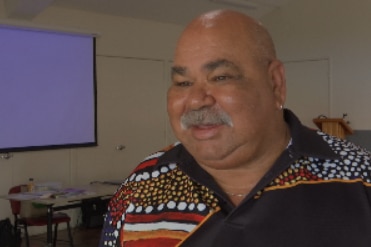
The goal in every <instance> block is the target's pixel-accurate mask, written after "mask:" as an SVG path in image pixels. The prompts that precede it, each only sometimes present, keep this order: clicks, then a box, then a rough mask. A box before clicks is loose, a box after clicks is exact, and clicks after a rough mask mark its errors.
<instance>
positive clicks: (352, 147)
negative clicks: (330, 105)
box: [319, 133, 371, 183]
mask: <svg viewBox="0 0 371 247" xmlns="http://www.w3.org/2000/svg"><path fill="white" fill-rule="evenodd" d="M319 134H320V135H321V136H322V138H323V140H324V141H325V142H327V144H328V145H329V147H330V148H331V149H332V150H333V152H334V153H336V154H337V155H338V156H339V159H338V160H328V161H325V163H324V164H323V165H324V166H325V167H326V168H328V169H330V167H332V169H331V170H333V169H335V170H333V172H335V171H336V172H335V173H334V174H337V175H338V176H341V177H342V178H343V179H346V180H348V179H351V180H352V179H357V178H358V179H359V178H361V179H362V180H363V181H364V182H367V183H371V153H370V151H368V150H366V149H365V148H363V147H360V146H358V145H356V144H354V143H353V142H350V141H347V140H342V139H340V138H337V137H334V136H330V135H327V134H324V133H319Z"/></svg>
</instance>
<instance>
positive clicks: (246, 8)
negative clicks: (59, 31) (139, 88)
mask: <svg viewBox="0 0 371 247" xmlns="http://www.w3.org/2000/svg"><path fill="white" fill-rule="evenodd" d="M2 1H3V2H4V7H5V10H6V14H7V16H8V17H9V18H13V19H32V18H34V17H36V16H37V15H38V14H40V13H41V12H42V11H44V10H46V9H47V8H49V7H53V6H55V7H60V8H66V9H76V10H84V11H91V12H96V13H102V14H109V15H115V16H124V17H133V18H141V19H146V20H153V21H160V22H168V23H174V24H179V25H184V24H186V23H187V22H188V21H190V20H191V19H193V18H194V17H196V16H197V15H199V14H201V13H203V12H205V11H208V10H213V9H221V8H228V9H235V10H239V11H242V12H245V13H246V14H249V15H251V16H253V17H255V18H261V17H262V16H264V15H266V14H268V13H269V12H271V11H273V10H274V9H276V8H279V7H280V6H282V5H284V4H286V3H287V2H288V1H292V0H2Z"/></svg>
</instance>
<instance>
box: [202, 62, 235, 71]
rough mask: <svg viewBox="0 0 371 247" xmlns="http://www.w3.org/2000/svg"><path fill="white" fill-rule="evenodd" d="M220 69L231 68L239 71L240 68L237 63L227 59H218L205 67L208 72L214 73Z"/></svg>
mask: <svg viewBox="0 0 371 247" xmlns="http://www.w3.org/2000/svg"><path fill="white" fill-rule="evenodd" d="M220 67H230V68H234V69H238V66H237V65H236V64H235V63H233V62H231V61H229V60H227V59H218V60H215V61H211V62H209V63H207V64H205V65H204V66H203V68H204V69H205V70H208V71H213V70H215V69H217V68H220Z"/></svg>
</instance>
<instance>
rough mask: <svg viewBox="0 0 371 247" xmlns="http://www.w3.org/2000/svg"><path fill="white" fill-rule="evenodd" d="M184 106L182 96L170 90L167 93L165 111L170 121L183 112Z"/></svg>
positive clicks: (177, 118) (176, 118) (177, 117)
mask: <svg viewBox="0 0 371 247" xmlns="http://www.w3.org/2000/svg"><path fill="white" fill-rule="evenodd" d="M184 107H185V100H184V97H182V96H181V95H179V94H176V93H174V92H172V91H171V90H170V91H169V92H168V94H167V112H168V115H169V118H170V121H172V122H173V121H177V120H179V118H180V116H181V115H182V114H183V109H184Z"/></svg>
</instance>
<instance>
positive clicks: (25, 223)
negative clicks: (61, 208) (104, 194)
mask: <svg viewBox="0 0 371 247" xmlns="http://www.w3.org/2000/svg"><path fill="white" fill-rule="evenodd" d="M23 186H25V185H17V186H14V187H12V188H10V189H9V192H8V193H9V194H14V193H20V192H21V188H22V187H23ZM10 206H11V209H12V214H13V215H14V230H15V233H16V234H17V233H18V231H19V230H21V228H22V227H23V229H24V234H25V237H26V246H27V247H30V239H29V236H28V231H27V227H29V226H46V225H47V224H48V219H47V216H46V215H45V216H36V217H22V216H21V215H20V211H21V202H20V201H15V200H10ZM70 221H71V218H70V217H69V216H68V215H67V214H66V213H61V212H58V213H54V214H53V218H52V224H53V225H54V238H53V246H56V243H57V232H58V225H59V224H60V223H66V224H67V231H68V237H69V243H70V246H71V247H73V239H72V234H71V228H70Z"/></svg>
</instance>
